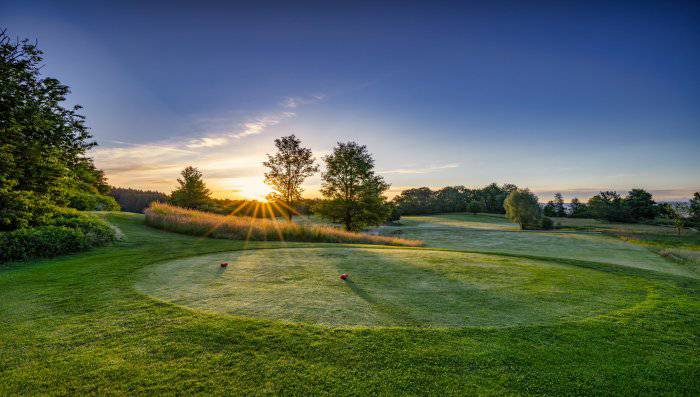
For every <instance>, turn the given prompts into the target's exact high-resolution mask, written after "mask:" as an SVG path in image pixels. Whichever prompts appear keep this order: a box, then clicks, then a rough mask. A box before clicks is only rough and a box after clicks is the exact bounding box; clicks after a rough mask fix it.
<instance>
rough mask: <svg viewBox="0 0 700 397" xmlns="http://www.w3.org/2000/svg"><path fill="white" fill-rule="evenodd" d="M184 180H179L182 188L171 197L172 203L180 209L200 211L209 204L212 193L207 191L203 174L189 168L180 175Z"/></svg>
mask: <svg viewBox="0 0 700 397" xmlns="http://www.w3.org/2000/svg"><path fill="white" fill-rule="evenodd" d="M180 174H181V175H182V179H180V178H178V179H177V183H179V184H180V187H179V188H177V189H176V190H175V191H174V192H172V194H171V195H170V203H171V204H173V205H177V206H178V207H184V208H193V209H198V208H201V207H203V206H205V205H206V204H208V203H209V201H210V200H211V198H210V194H211V192H210V191H209V189H207V186H206V185H205V184H204V180H203V179H202V173H201V172H200V171H199V170H198V169H196V168H194V167H192V166H188V167H186V168H185V169H184V170H182V172H181V173H180Z"/></svg>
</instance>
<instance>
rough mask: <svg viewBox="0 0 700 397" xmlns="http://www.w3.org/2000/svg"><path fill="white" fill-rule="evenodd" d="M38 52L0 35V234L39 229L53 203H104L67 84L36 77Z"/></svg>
mask: <svg viewBox="0 0 700 397" xmlns="http://www.w3.org/2000/svg"><path fill="white" fill-rule="evenodd" d="M42 61H43V58H42V52H41V51H40V50H39V49H38V48H37V46H36V43H33V42H30V41H29V40H26V39H25V40H21V41H18V40H13V39H12V38H10V36H9V35H8V34H7V32H6V30H2V31H0V230H8V229H15V228H18V227H25V226H32V225H37V224H41V223H42V222H43V221H44V220H45V218H44V216H45V215H46V214H47V213H49V212H50V208H49V207H51V206H53V205H70V204H71V203H72V202H74V201H76V200H75V198H76V197H79V198H80V200H78V201H80V203H81V205H87V204H86V203H88V204H90V206H91V207H95V206H97V204H96V203H98V202H103V204H106V207H105V206H102V207H97V208H80V209H114V208H115V207H117V206H116V203H115V202H114V200H112V199H111V198H107V197H104V196H101V195H102V194H104V193H106V192H107V190H108V188H107V185H106V183H105V181H104V175H103V174H102V172H101V171H99V170H97V169H96V168H95V166H94V164H93V163H92V160H91V159H90V158H88V157H86V152H87V150H88V149H90V148H91V147H93V146H94V145H95V142H93V141H91V139H90V138H91V135H90V131H89V129H88V127H87V126H86V125H85V118H84V117H83V116H82V115H81V114H80V113H79V111H80V106H73V107H65V106H64V105H63V103H64V102H65V99H66V95H68V93H70V89H69V88H68V86H66V85H64V84H61V82H60V81H58V80H57V79H54V78H51V77H42V76H41V74H40V70H41V67H42Z"/></svg>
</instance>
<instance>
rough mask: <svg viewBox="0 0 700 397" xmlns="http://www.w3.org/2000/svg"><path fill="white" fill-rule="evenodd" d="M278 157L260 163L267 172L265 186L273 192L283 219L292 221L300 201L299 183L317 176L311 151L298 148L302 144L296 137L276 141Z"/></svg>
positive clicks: (286, 137)
mask: <svg viewBox="0 0 700 397" xmlns="http://www.w3.org/2000/svg"><path fill="white" fill-rule="evenodd" d="M275 147H276V148H277V153H275V154H274V156H272V155H269V154H268V155H267V161H265V162H264V163H263V165H264V166H265V167H267V168H268V171H267V172H266V173H265V183H267V184H269V185H270V186H272V187H273V188H274V189H275V193H273V194H272V195H271V196H272V197H271V198H272V199H274V200H275V201H277V202H278V203H280V204H281V205H282V206H283V207H284V209H285V210H286V211H285V215H286V216H287V218H288V219H289V220H290V221H291V220H292V216H293V215H294V212H295V210H294V205H295V202H296V201H298V200H300V199H301V193H302V192H303V191H304V190H303V189H302V188H301V184H302V182H304V180H305V179H306V178H308V177H309V176H311V175H313V174H314V173H316V172H318V165H316V161H315V160H314V158H313V154H312V153H311V149H308V148H305V147H302V146H301V140H299V139H297V137H296V136H294V135H290V136H283V137H282V138H278V139H275Z"/></svg>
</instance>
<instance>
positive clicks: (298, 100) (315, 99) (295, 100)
mask: <svg viewBox="0 0 700 397" xmlns="http://www.w3.org/2000/svg"><path fill="white" fill-rule="evenodd" d="M327 97H328V96H327V95H326V94H313V95H309V96H306V97H303V96H294V97H287V98H284V100H283V101H282V103H281V105H282V107H284V108H287V109H296V108H298V107H300V106H304V105H313V104H315V103H319V102H321V101H323V100H325V99H326V98H327Z"/></svg>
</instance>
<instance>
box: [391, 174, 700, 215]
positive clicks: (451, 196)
mask: <svg viewBox="0 0 700 397" xmlns="http://www.w3.org/2000/svg"><path fill="white" fill-rule="evenodd" d="M517 189H518V188H517V186H515V185H513V184H504V185H500V186H499V185H497V184H496V183H492V184H490V185H488V186H485V187H483V188H477V189H470V188H467V187H465V186H448V187H445V188H442V189H439V190H432V189H430V188H428V187H421V188H415V189H408V190H404V191H403V192H401V194H399V195H398V196H396V197H395V198H394V200H393V203H394V204H395V206H396V209H397V211H398V213H399V215H422V214H437V213H449V212H473V213H493V214H504V213H505V212H506V211H505V208H504V202H505V200H506V198H507V197H508V196H509V195H510V194H511V193H512V192H514V191H516V190H517ZM542 214H543V215H544V216H546V217H572V218H595V219H601V220H606V221H610V222H628V223H635V222H652V221H654V220H658V221H661V222H664V220H666V222H667V223H670V224H676V223H678V222H679V219H682V220H683V222H684V224H686V225H692V224H695V225H700V193H698V192H696V193H695V194H694V195H693V197H692V198H691V200H690V201H689V202H685V203H683V202H681V203H657V202H656V201H654V198H653V196H652V194H651V193H649V192H647V191H646V190H644V189H632V190H630V191H629V192H628V193H627V195H626V196H621V195H620V194H618V193H617V192H614V191H604V192H600V193H598V194H596V195H595V196H593V197H591V198H590V199H589V200H588V202H585V203H584V202H582V201H581V200H579V199H578V198H573V199H572V200H571V202H570V203H569V204H566V203H564V199H563V196H562V194H561V193H556V194H555V195H554V200H551V201H549V202H548V203H546V204H545V205H544V206H543V207H542Z"/></svg>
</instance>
